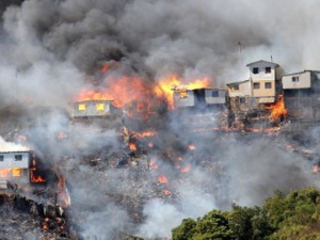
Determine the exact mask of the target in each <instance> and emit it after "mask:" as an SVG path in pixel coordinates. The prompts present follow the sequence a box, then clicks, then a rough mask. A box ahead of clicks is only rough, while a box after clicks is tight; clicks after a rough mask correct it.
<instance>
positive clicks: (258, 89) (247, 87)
mask: <svg viewBox="0 0 320 240" xmlns="http://www.w3.org/2000/svg"><path fill="white" fill-rule="evenodd" d="M247 67H248V68H249V71H250V75H249V79H248V80H245V81H239V82H232V83H229V84H227V89H228V96H229V98H230V99H231V100H232V101H233V102H235V101H238V102H237V104H238V105H239V107H240V108H241V109H242V110H244V106H245V107H246V109H254V108H258V105H259V104H270V103H274V102H275V101H276V95H277V76H276V72H277V71H276V68H277V67H279V65H278V64H276V63H273V62H267V61H264V60H260V61H257V62H253V63H249V64H247Z"/></svg>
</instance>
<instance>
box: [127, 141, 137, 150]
mask: <svg viewBox="0 0 320 240" xmlns="http://www.w3.org/2000/svg"><path fill="white" fill-rule="evenodd" d="M129 149H130V150H131V151H137V146H136V145H135V144H134V143H133V142H131V143H129Z"/></svg>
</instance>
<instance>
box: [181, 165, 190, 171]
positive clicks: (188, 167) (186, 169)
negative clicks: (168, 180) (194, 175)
mask: <svg viewBox="0 0 320 240" xmlns="http://www.w3.org/2000/svg"><path fill="white" fill-rule="evenodd" d="M190 170H191V167H190V165H187V166H185V167H184V168H182V169H181V173H187V172H189V171H190Z"/></svg>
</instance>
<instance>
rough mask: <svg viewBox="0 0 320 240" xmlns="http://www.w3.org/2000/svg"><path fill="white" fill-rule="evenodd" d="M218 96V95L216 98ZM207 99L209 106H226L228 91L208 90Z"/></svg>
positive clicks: (206, 92)
mask: <svg viewBox="0 0 320 240" xmlns="http://www.w3.org/2000/svg"><path fill="white" fill-rule="evenodd" d="M216 94H217V95H218V96H217V97H216ZM205 99H206V103H207V104H208V105H211V104H225V103H226V91H224V90H216V89H206V91H205Z"/></svg>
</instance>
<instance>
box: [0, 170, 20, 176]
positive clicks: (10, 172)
mask: <svg viewBox="0 0 320 240" xmlns="http://www.w3.org/2000/svg"><path fill="white" fill-rule="evenodd" d="M20 176H21V169H19V168H7V169H0V177H1V178H9V177H20Z"/></svg>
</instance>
